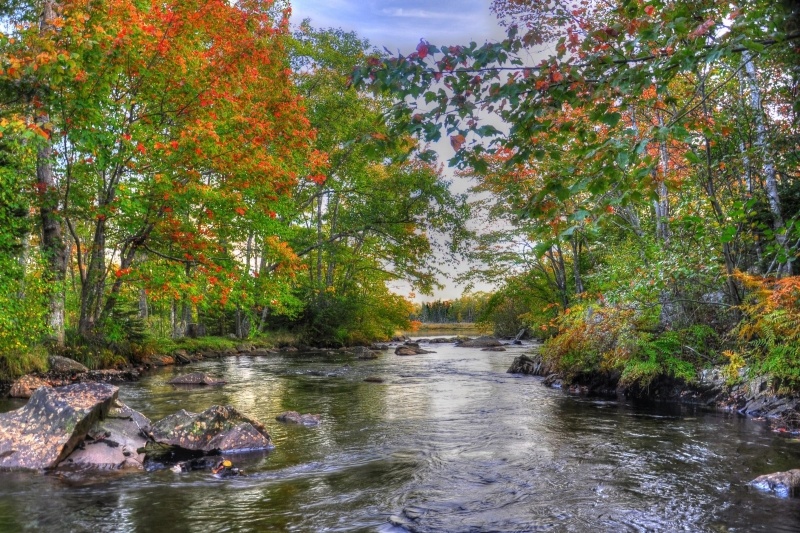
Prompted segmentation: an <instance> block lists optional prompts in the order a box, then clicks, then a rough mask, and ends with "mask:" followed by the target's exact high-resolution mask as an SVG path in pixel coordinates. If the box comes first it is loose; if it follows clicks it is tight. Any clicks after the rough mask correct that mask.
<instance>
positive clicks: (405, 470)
mask: <svg viewBox="0 0 800 533" xmlns="http://www.w3.org/2000/svg"><path fill="white" fill-rule="evenodd" d="M430 349H432V350H435V351H436V353H434V354H428V355H418V356H411V357H399V356H395V355H394V354H393V353H392V352H385V353H384V354H383V355H381V357H380V358H379V359H376V360H370V361H359V360H355V359H353V358H352V357H346V356H337V357H322V356H310V355H308V356H305V355H297V354H287V355H281V356H268V357H230V358H226V359H221V360H213V361H204V362H201V363H197V364H194V365H192V366H191V367H189V368H190V369H191V371H196V370H199V371H204V372H207V373H209V374H212V375H216V376H220V377H224V378H225V379H226V380H228V384H227V385H224V386H221V387H207V388H193V389H186V388H181V389H178V388H175V387H173V386H170V385H168V384H167V383H166V382H167V380H169V379H170V378H171V377H172V376H173V375H175V374H178V373H184V372H188V371H190V370H189V369H187V367H183V368H180V367H175V368H168V369H163V370H161V371H159V372H156V373H154V374H151V375H148V376H147V377H145V378H144V379H142V380H141V381H139V382H137V383H131V384H125V385H123V386H121V390H120V398H121V399H122V401H124V402H125V403H127V404H129V405H131V406H132V407H134V408H135V409H138V410H140V411H141V412H143V413H144V414H145V415H147V416H149V417H151V418H152V419H158V418H160V417H162V416H165V415H167V414H170V413H173V412H175V411H176V410H178V409H180V408H185V409H187V410H189V411H200V410H203V409H205V408H206V407H208V406H210V405H212V404H231V405H233V406H235V407H236V408H238V409H240V410H241V411H243V412H244V413H246V414H248V415H250V416H253V417H255V418H257V419H259V420H261V421H262V422H264V423H265V424H266V425H267V427H268V429H269V430H270V433H271V434H272V437H273V440H274V442H275V448H274V450H272V451H270V452H269V453H260V454H251V455H242V456H230V459H232V460H233V462H234V463H235V464H236V465H237V466H240V467H242V468H243V469H244V470H245V471H246V472H247V474H248V475H247V476H246V477H239V478H228V479H216V478H214V477H212V476H211V475H210V474H209V473H208V472H190V473H183V474H175V473H173V472H171V471H168V470H161V471H154V472H146V473H136V474H126V475H119V474H113V473H100V474H99V475H98V474H93V475H75V474H70V475H63V474H44V475H40V474H30V473H3V474H0V532H20V531H37V532H40V531H59V532H61V531H86V532H92V533H98V532H104V531H108V532H134V531H135V532H151V531H169V532H174V533H179V532H217V531H237V532H238V531H254V532H255V531H259V532H261V531H309V532H317V531H329V532H332V531H378V532H402V531H420V532H511V531H514V532H527V531H558V532H561V531H566V532H573V531H574V532H584V531H591V532H603V531H609V532H617V531H714V532H723V531H724V532H733V531H747V532H750V531H765V532H766V531H769V532H774V531H798V532H800V500H796V499H781V498H778V497H775V496H772V495H769V494H764V493H761V492H759V491H757V490H755V489H753V488H751V487H749V486H748V485H747V482H748V481H749V480H751V479H752V478H754V477H756V476H758V475H760V474H764V473H769V472H774V471H778V470H787V469H790V468H796V467H800V443H798V442H796V441H794V440H792V439H788V438H785V437H783V436H779V435H776V434H774V433H772V432H770V431H769V428H768V427H767V426H766V424H764V423H763V422H758V421H753V420H748V419H745V418H743V417H740V416H737V415H735V414H724V413H716V412H705V411H702V410H699V409H695V408H689V407H685V406H684V407H680V406H664V405H661V406H653V405H641V404H639V405H635V404H631V403H627V402H621V401H614V400H607V399H598V398H588V397H581V396H574V395H570V394H568V393H566V392H564V391H560V390H554V389H549V388H547V387H545V386H543V385H542V383H541V381H540V380H539V379H537V378H533V377H529V376H514V375H510V374H506V369H507V368H508V366H509V364H510V363H511V360H512V358H513V357H514V355H517V354H519V353H522V352H523V351H525V350H529V349H530V347H529V346H528V347H525V346H523V347H510V348H509V350H508V351H507V352H483V351H480V350H479V349H470V348H456V347H454V346H452V345H449V344H442V345H431V348H430ZM368 376H381V377H383V378H384V379H385V382H384V383H366V382H364V381H363V380H364V378H366V377H368ZM17 405H18V404H14V403H13V402H5V403H3V404H0V409H4V410H5V409H10V408H14V407H16V406H17ZM285 410H295V411H300V412H302V413H306V412H312V413H319V414H321V415H322V419H323V423H322V424H321V425H320V426H318V427H311V428H307V427H298V426H290V425H282V424H279V423H277V422H275V421H274V418H275V416H276V415H277V414H278V413H280V412H282V411H285Z"/></svg>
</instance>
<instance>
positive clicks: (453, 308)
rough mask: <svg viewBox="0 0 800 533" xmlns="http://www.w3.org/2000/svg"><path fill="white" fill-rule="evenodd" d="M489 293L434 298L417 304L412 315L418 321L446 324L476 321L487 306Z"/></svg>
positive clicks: (480, 317)
mask: <svg viewBox="0 0 800 533" xmlns="http://www.w3.org/2000/svg"><path fill="white" fill-rule="evenodd" d="M490 296H491V295H490V294H487V293H483V292H479V293H476V294H467V295H464V296H461V297H460V298H457V299H455V300H436V301H433V302H423V303H420V304H417V305H416V307H415V309H414V314H413V315H412V317H411V318H412V319H413V320H419V321H420V322H427V323H436V324H446V323H452V322H478V321H480V320H481V319H482V314H483V313H484V312H485V310H486V308H487V304H488V302H489V298H490Z"/></svg>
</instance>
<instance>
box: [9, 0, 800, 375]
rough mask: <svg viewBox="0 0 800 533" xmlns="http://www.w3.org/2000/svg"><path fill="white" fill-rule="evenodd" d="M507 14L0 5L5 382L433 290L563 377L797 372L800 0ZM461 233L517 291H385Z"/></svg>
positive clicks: (443, 258) (590, 6) (497, 279)
mask: <svg viewBox="0 0 800 533" xmlns="http://www.w3.org/2000/svg"><path fill="white" fill-rule="evenodd" d="M492 11H493V14H494V15H495V16H496V17H497V18H498V19H499V20H500V21H501V23H502V24H503V25H504V26H505V28H506V30H507V38H506V39H505V40H502V41H501V42H495V43H486V44H483V45H479V44H477V43H474V42H473V43H462V44H447V45H437V44H433V43H429V42H427V41H425V40H424V39H423V40H420V41H419V45H418V46H417V48H416V51H415V52H414V53H412V54H410V55H397V54H392V53H390V52H389V51H388V50H385V51H380V50H377V49H375V48H373V47H372V46H371V45H370V43H368V42H367V41H365V40H363V39H361V38H360V37H359V36H358V35H357V34H355V33H351V32H345V31H343V30H338V29H322V28H315V27H313V26H312V25H311V24H310V23H309V22H307V21H305V22H298V21H294V20H293V19H291V9H290V6H289V4H288V3H282V2H270V1H266V0H241V1H237V2H232V3H230V2H222V1H215V0H214V1H207V0H180V1H167V2H153V3H150V2H142V1H134V0H93V1H91V2H86V1H78V0H59V1H56V0H38V1H34V0H16V1H14V2H10V3H5V4H3V7H2V8H0V377H2V378H4V379H9V378H12V377H14V376H17V375H20V374H24V373H27V372H31V371H35V370H44V368H45V365H46V360H47V354H48V353H51V352H58V353H62V354H64V355H68V356H70V357H72V358H75V359H78V360H80V361H81V362H83V363H85V364H87V366H90V367H93V368H98V367H103V366H114V365H119V364H124V363H126V362H128V361H136V360H138V359H141V358H143V357H146V356H147V354H149V353H153V352H154V351H159V350H161V351H163V350H169V349H173V348H174V347H175V346H176V342H178V341H179V340H180V339H181V338H184V337H186V336H191V337H195V336H201V337H202V336H218V337H227V336H229V335H233V336H234V337H235V338H237V339H245V338H249V339H259V338H269V336H270V335H273V334H275V332H287V331H288V332H291V335H293V336H295V337H296V338H297V339H298V342H303V343H306V344H316V345H326V346H341V345H353V344H359V343H369V342H372V341H376V340H381V339H386V338H390V337H391V336H392V335H394V334H395V333H396V332H397V331H402V330H403V329H406V328H408V327H409V325H410V321H411V320H412V319H413V318H419V317H420V316H423V315H424V316H423V318H425V319H426V320H430V321H450V320H465V321H466V320H468V321H477V322H482V323H485V324H490V325H492V326H493V327H494V329H495V331H496V333H497V334H499V335H512V336H513V335H515V334H516V333H517V332H518V331H519V330H520V329H523V328H525V329H526V330H527V331H528V332H529V333H530V334H532V335H533V336H534V337H535V338H538V339H540V340H542V341H543V343H544V344H543V346H542V354H543V357H545V358H546V359H548V360H549V361H550V362H551V363H552V365H553V366H554V367H555V368H557V369H558V370H559V371H560V372H562V373H563V374H564V375H565V376H567V377H568V378H569V377H574V376H577V375H579V374H585V373H593V372H595V373H596V372H604V373H612V374H615V375H617V376H619V379H620V381H621V382H622V383H628V384H638V385H640V386H646V385H647V384H649V383H650V382H652V381H653V380H654V379H657V378H659V377H661V376H672V377H675V378H680V379H684V380H686V381H691V380H692V379H693V378H694V376H695V374H696V372H697V370H698V369H700V368H704V367H707V366H710V365H724V367H725V369H726V375H728V376H729V378H730V380H731V381H735V380H737V379H741V378H742V377H744V375H745V374H744V372H745V370H744V369H747V371H749V372H751V373H756V374H759V375H761V374H768V375H770V376H772V379H773V380H774V381H773V385H774V386H775V388H776V389H783V390H796V389H797V388H798V387H800V303H798V302H800V298H798V296H800V294H798V293H800V277H798V272H797V270H798V265H797V264H796V259H797V256H798V249H799V248H800V179H799V178H800V159H799V158H800V151H799V148H800V121H799V120H798V117H799V116H800V103H798V102H800V98H798V91H800V61H798V57H800V53H798V52H800V50H798V47H799V46H800V22H799V17H798V7H797V4H796V3H795V2H790V1H784V2H771V1H766V0H748V1H744V2H739V3H737V4H733V3H730V2H721V1H718V0H701V1H682V0H677V1H672V0H670V1H666V0H654V1H652V2H644V1H638V0H620V1H618V2H589V1H577V0H563V1H558V2H546V1H538V0H494V1H493V3H492ZM416 38H418V37H416ZM441 139H445V140H448V139H449V142H450V145H451V147H452V148H453V150H454V151H455V156H454V157H453V159H451V160H449V161H444V160H441V159H442V158H441V157H438V156H437V154H436V153H435V152H434V151H433V150H432V147H431V146H432V145H431V144H430V143H433V142H436V141H439V140H441ZM446 165H448V166H450V167H455V171H456V177H455V178H454V179H456V180H463V181H468V182H469V183H470V184H472V185H471V190H470V192H469V193H468V194H461V193H454V192H453V190H452V188H451V183H450V181H451V180H450V179H448V178H447V175H448V173H447V172H446V167H445V166H446ZM465 259H466V260H469V261H471V263H470V264H473V265H479V266H478V267H475V268H471V269H469V270H468V271H467V272H466V273H465V274H462V275H461V276H460V279H459V280H458V281H461V282H464V283H467V284H468V285H467V286H468V287H469V283H470V282H473V283H476V282H484V283H487V282H488V283H492V284H494V286H496V287H497V290H496V291H495V292H493V293H492V294H491V295H481V294H469V293H467V294H465V295H464V296H463V297H462V298H461V299H460V300H458V301H457V302H458V303H459V305H460V307H459V312H458V313H455V314H454V315H453V316H452V317H450V316H448V314H449V309H443V308H442V306H441V305H439V306H436V305H433V304H430V305H428V304H425V305H423V306H422V307H420V308H416V309H415V307H414V304H413V303H412V302H411V301H410V299H409V298H407V297H406V296H405V295H400V294H396V293H394V292H392V291H391V290H390V289H389V286H388V285H387V283H390V282H394V281H397V280H403V281H405V282H407V283H409V284H410V285H411V286H412V287H413V289H414V290H415V291H417V292H419V293H422V294H426V293H430V292H431V290H432V289H434V288H436V287H437V286H439V285H440V284H441V283H443V282H444V281H443V280H444V279H445V278H444V277H443V274H444V272H443V270H445V269H444V268H443V267H442V266H441V265H442V264H444V263H446V262H448V261H449V262H457V261H459V260H465ZM439 303H440V304H441V302H439ZM423 311H425V313H423ZM426 313H427V314H426Z"/></svg>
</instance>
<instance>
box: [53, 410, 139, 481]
mask: <svg viewBox="0 0 800 533" xmlns="http://www.w3.org/2000/svg"><path fill="white" fill-rule="evenodd" d="M149 427H150V419H148V418H147V417H146V416H144V415H143V414H142V413H140V412H138V411H135V410H133V409H131V408H130V407H128V406H127V405H125V404H123V403H120V402H117V403H116V404H115V405H114V406H113V407H112V408H111V409H110V410H109V411H108V414H106V416H105V418H104V419H103V420H98V421H97V422H95V423H94V425H93V426H92V428H91V429H90V430H89V432H88V433H87V435H86V438H85V439H84V441H83V443H81V444H80V445H79V446H78V447H77V448H76V449H75V451H74V452H72V453H71V454H70V455H69V457H67V458H66V459H65V460H64V461H63V462H62V463H61V464H60V465H59V466H60V467H72V466H75V467H81V468H101V469H135V470H141V469H142V468H143V465H144V458H145V456H144V454H143V453H139V452H138V450H139V449H141V448H144V446H145V444H146V443H147V439H145V437H144V434H143V430H145V429H147V428H149Z"/></svg>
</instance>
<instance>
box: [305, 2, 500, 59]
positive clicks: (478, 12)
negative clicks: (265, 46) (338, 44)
mask: <svg viewBox="0 0 800 533" xmlns="http://www.w3.org/2000/svg"><path fill="white" fill-rule="evenodd" d="M489 4H490V0H439V1H438V2H437V3H436V5H435V7H431V3H430V1H429V0H425V1H423V0H403V1H400V0H381V1H371V2H366V1H363V0H334V1H332V2H317V1H314V0H294V1H293V2H292V5H293V13H294V17H293V19H294V21H295V22H296V23H299V22H300V20H302V19H304V18H310V19H311V23H312V25H314V26H318V27H338V28H342V29H344V30H346V31H355V32H356V33H358V34H359V36H361V37H365V38H367V39H369V41H370V42H371V43H372V44H373V45H375V46H377V47H378V48H382V47H384V46H386V47H387V48H389V49H390V50H400V51H402V52H403V53H409V52H412V51H413V50H414V48H415V47H416V45H417V43H418V42H419V39H420V38H425V39H427V40H428V41H430V42H431V43H434V44H462V43H463V44H466V43H469V42H470V41H475V42H478V43H482V42H484V41H487V40H497V39H500V38H502V35H503V34H502V30H501V29H500V28H499V26H498V25H497V22H496V19H495V17H494V16H493V15H492V14H491V13H490V12H489Z"/></svg>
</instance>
